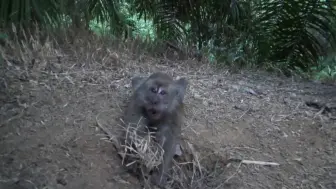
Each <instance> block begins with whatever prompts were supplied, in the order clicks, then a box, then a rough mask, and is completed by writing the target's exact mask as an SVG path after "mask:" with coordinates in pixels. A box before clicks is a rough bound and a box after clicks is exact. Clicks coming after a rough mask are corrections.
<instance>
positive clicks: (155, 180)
mask: <svg viewBox="0 0 336 189" xmlns="http://www.w3.org/2000/svg"><path fill="white" fill-rule="evenodd" d="M150 182H151V183H152V184H154V185H156V186H158V187H160V188H163V187H164V186H165V185H166V183H167V176H166V175H165V174H160V173H159V172H157V171H155V172H154V173H153V174H152V176H151V177H150Z"/></svg>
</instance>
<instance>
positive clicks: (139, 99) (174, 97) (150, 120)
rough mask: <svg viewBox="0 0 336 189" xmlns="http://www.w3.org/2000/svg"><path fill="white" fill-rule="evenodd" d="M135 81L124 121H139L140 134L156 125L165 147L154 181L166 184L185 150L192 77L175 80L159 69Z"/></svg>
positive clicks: (158, 139)
mask: <svg viewBox="0 0 336 189" xmlns="http://www.w3.org/2000/svg"><path fill="white" fill-rule="evenodd" d="M131 85H132V92H133V94H132V96H131V99H130V101H129V104H128V106H127V108H126V111H125V114H124V115H125V116H124V122H125V123H127V124H131V125H132V124H133V125H134V124H136V125H137V126H138V127H137V128H138V130H137V132H138V133H139V134H140V135H141V134H144V133H146V131H147V130H146V129H148V128H149V129H150V128H156V133H155V139H156V141H157V143H158V144H159V145H160V146H161V147H162V148H163V150H164V153H163V162H162V163H161V164H160V165H159V166H158V170H156V171H155V172H154V173H153V174H152V176H151V178H150V181H151V182H152V183H153V184H155V185H157V186H161V187H162V186H164V185H165V184H166V182H167V178H168V175H167V174H168V172H169V169H170V168H171V167H172V160H173V157H174V156H175V155H178V156H180V155H181V154H182V152H181V146H180V142H179V141H180V136H181V125H182V121H183V100H184V96H185V93H186V88H187V85H188V81H187V80H186V79H185V78H180V79H178V80H174V79H173V78H172V77H171V76H170V75H168V74H165V73H162V72H155V73H153V74H151V75H150V76H149V77H140V76H136V77H133V78H132V82H131ZM139 126H140V127H139ZM126 140H127V139H126Z"/></svg>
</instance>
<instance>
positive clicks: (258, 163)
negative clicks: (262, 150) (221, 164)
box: [228, 158, 280, 166]
mask: <svg viewBox="0 0 336 189" xmlns="http://www.w3.org/2000/svg"><path fill="white" fill-rule="evenodd" d="M228 162H239V163H242V164H255V165H273V166H279V165H280V164H279V163H276V162H267V161H254V160H242V159H236V158H230V159H229V160H228Z"/></svg>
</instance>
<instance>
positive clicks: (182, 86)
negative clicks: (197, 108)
mask: <svg viewBox="0 0 336 189" xmlns="http://www.w3.org/2000/svg"><path fill="white" fill-rule="evenodd" d="M175 86H176V89H177V96H178V97H179V98H180V100H181V101H183V99H184V95H185V92H186V90H187V86H188V81H187V79H185V78H180V79H178V80H176V81H175Z"/></svg>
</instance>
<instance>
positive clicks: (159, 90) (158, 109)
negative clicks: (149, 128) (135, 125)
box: [143, 82, 171, 121]
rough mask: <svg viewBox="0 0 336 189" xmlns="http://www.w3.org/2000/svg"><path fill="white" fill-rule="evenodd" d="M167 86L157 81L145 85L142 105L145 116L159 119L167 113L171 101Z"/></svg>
mask: <svg viewBox="0 0 336 189" xmlns="http://www.w3.org/2000/svg"><path fill="white" fill-rule="evenodd" d="M169 92H170V91H169V86H167V85H162V84H159V83H155V82H153V83H151V84H150V85H148V86H147V91H146V93H145V94H146V95H145V98H144V103H143V105H144V106H143V107H144V109H145V113H146V115H147V117H148V118H149V119H151V120H154V121H155V120H160V119H161V118H162V117H163V116H164V115H166V114H167V110H168V108H169V104H170V101H171V94H170V93H169Z"/></svg>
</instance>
